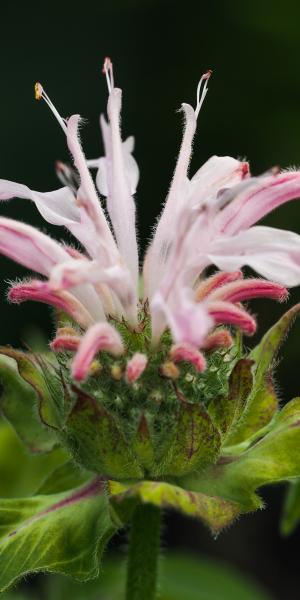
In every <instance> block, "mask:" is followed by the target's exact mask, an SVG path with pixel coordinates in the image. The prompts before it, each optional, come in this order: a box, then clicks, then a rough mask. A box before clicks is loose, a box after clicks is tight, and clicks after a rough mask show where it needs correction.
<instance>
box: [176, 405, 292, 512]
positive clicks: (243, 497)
mask: <svg viewBox="0 0 300 600" xmlns="http://www.w3.org/2000/svg"><path fill="white" fill-rule="evenodd" d="M299 447H300V400H299V399H298V398H297V399H295V400H292V401H291V402H289V403H288V404H287V405H286V406H285V407H284V409H283V410H282V411H281V412H280V413H278V415H276V417H275V418H274V420H273V422H272V424H271V426H270V431H269V433H267V435H265V436H264V437H263V438H262V439H261V440H260V441H258V442H256V443H255V444H254V445H253V446H252V447H250V448H249V449H248V450H246V451H245V452H244V453H242V454H240V455H238V456H228V457H226V456H225V457H223V459H222V460H221V461H220V463H219V464H218V465H215V466H213V467H211V468H208V469H207V470H206V472H205V473H203V474H201V475H200V476H199V477H194V478H192V477H190V478H188V477H187V478H185V486H186V487H188V488H190V489H194V490H195V491H200V492H202V493H207V494H216V495H218V496H220V497H222V498H225V499H227V500H230V501H233V502H238V503H239V504H240V507H241V512H244V511H246V512H247V511H249V510H253V509H256V508H260V507H262V506H263V503H262V501H261V499H260V498H259V497H258V496H257V495H256V493H255V491H256V490H257V489H258V488H260V487H261V486H263V485H266V484H269V483H278V482H281V481H286V480H289V479H292V478H296V477H299V476H300V452H299Z"/></svg>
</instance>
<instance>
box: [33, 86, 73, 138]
mask: <svg viewBox="0 0 300 600" xmlns="http://www.w3.org/2000/svg"><path fill="white" fill-rule="evenodd" d="M34 93H35V99H36V100H41V99H43V100H45V102H46V104H47V105H48V106H49V108H50V110H51V111H52V113H53V114H54V116H55V117H56V119H57V121H58V122H59V124H60V126H61V128H62V130H63V131H64V133H67V126H66V120H65V119H63V118H62V117H61V116H60V114H59V112H58V110H57V109H56V108H55V106H54V104H53V102H51V100H50V98H49V96H48V94H46V92H45V90H44V88H43V86H42V84H41V83H39V82H37V83H36V84H35V86H34Z"/></svg>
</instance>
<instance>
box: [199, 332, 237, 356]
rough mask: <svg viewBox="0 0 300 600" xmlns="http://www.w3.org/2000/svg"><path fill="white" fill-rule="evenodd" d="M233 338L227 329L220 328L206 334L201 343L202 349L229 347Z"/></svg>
mask: <svg viewBox="0 0 300 600" xmlns="http://www.w3.org/2000/svg"><path fill="white" fill-rule="evenodd" d="M232 345H233V339H232V336H231V335H230V333H229V331H227V329H221V330H219V331H216V332H215V333H211V334H210V335H208V336H207V338H206V340H205V341H204V343H203V344H202V349H203V350H207V351H210V350H216V349H217V348H231V346H232Z"/></svg>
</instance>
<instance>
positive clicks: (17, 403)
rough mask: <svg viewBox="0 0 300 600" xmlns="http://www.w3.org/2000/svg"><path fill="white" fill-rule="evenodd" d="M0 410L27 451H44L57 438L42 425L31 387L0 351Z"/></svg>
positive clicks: (55, 441) (49, 448) (49, 447)
mask: <svg viewBox="0 0 300 600" xmlns="http://www.w3.org/2000/svg"><path fill="white" fill-rule="evenodd" d="M0 382H1V395H0V410H1V412H2V413H3V415H4V416H5V418H6V419H7V420H8V421H9V422H10V423H11V424H12V426H13V427H14V429H15V430H16V432H17V434H18V435H19V437H20V438H21V440H22V441H23V442H24V444H25V445H26V446H27V447H28V448H29V450H30V451H31V452H48V451H49V450H51V449H52V448H53V447H54V445H55V444H57V438H56V435H55V433H54V432H53V431H50V430H49V429H47V428H46V427H45V426H43V425H42V423H41V422H40V419H39V414H38V397H37V394H36V392H35V390H34V389H33V388H32V387H31V386H30V385H29V384H28V383H26V381H24V379H23V378H22V377H21V376H20V374H19V371H18V368H17V365H16V362H15V360H13V359H12V358H9V357H7V356H3V355H2V354H0Z"/></svg>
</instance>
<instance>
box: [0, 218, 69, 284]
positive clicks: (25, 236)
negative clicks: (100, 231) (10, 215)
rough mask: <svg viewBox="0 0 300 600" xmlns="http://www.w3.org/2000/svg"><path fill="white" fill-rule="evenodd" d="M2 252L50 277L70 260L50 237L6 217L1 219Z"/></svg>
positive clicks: (0, 248) (0, 239)
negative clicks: (52, 272)
mask: <svg viewBox="0 0 300 600" xmlns="http://www.w3.org/2000/svg"><path fill="white" fill-rule="evenodd" d="M0 252H1V254H4V255H5V256H8V257H9V258H11V259H13V260H15V261H16V262H18V263H19V264H21V265H23V266H24V267H27V268H28V269H31V270H32V271H36V272H37V273H41V274H42V275H49V273H50V271H51V269H52V268H53V267H54V266H55V265H56V264H58V263H60V262H63V261H65V260H68V253H67V252H66V251H65V250H64V248H63V246H61V245H60V244H59V243H58V242H55V241H54V240H52V239H51V238H50V237H49V236H48V235H45V234H44V233H41V231H39V230H38V229H36V228H35V227H31V226H30V225H25V224H24V223H20V222H19V221H13V220H12V219H5V218H4V217H1V218H0Z"/></svg>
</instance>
